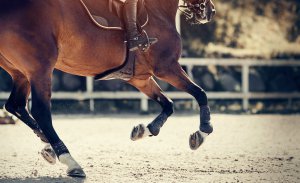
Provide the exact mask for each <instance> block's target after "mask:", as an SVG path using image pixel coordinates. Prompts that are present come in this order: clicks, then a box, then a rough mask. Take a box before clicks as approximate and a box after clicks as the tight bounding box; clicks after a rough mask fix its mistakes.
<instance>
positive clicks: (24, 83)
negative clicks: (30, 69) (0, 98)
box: [0, 54, 48, 143]
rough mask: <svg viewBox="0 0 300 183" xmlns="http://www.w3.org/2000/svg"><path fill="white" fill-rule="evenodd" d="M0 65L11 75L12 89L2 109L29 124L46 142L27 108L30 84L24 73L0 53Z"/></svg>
mask: <svg viewBox="0 0 300 183" xmlns="http://www.w3.org/2000/svg"><path fill="white" fill-rule="evenodd" d="M0 63H1V64H0V65H1V66H2V67H3V68H4V69H5V70H6V71H7V72H8V73H9V74H10V75H11V77H12V79H13V89H12V91H11V93H10V96H9V98H8V100H7V102H6V104H5V105H4V107H3V108H4V110H6V111H7V112H9V113H10V114H12V115H14V116H16V117H17V118H19V119H20V120H21V121H22V122H24V123H25V124H26V125H27V126H29V127H30V128H31V129H32V130H33V131H34V133H35V134H37V135H38V137H40V138H41V140H42V141H43V142H46V143H47V142H48V140H47V139H46V137H45V136H44V134H43V133H42V131H41V130H40V128H39V126H38V124H37V122H36V121H35V120H34V119H33V118H32V117H31V115H30V114H29V112H28V110H27V102H28V96H29V94H30V84H29V81H28V79H27V78H26V76H25V75H23V74H22V73H21V72H20V71H18V70H17V69H15V68H13V66H12V65H8V62H7V60H6V59H5V58H4V57H3V56H2V55H1V54H0Z"/></svg>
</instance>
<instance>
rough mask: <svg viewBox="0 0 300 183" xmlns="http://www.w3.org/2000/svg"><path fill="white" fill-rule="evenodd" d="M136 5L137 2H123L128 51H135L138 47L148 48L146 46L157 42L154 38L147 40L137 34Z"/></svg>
mask: <svg viewBox="0 0 300 183" xmlns="http://www.w3.org/2000/svg"><path fill="white" fill-rule="evenodd" d="M137 3H138V0H127V1H126V2H125V5H124V6H125V13H124V14H125V15H124V16H125V18H124V20H125V26H126V31H127V40H128V42H129V44H128V45H129V50H130V51H135V50H137V49H138V48H139V47H140V48H143V47H148V46H150V45H148V44H154V43H155V42H157V39H156V38H149V40H148V39H147V38H146V37H144V36H141V35H140V34H139V31H138V28H137Z"/></svg>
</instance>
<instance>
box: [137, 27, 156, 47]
mask: <svg viewBox="0 0 300 183" xmlns="http://www.w3.org/2000/svg"><path fill="white" fill-rule="evenodd" d="M143 33H144V34H145V36H146V38H147V43H146V44H144V45H141V46H140V45H139V47H140V49H141V50H142V51H143V52H147V51H148V49H149V48H150V46H151V45H153V44H155V43H157V42H158V39H157V38H149V36H148V33H147V32H146V31H145V30H143Z"/></svg>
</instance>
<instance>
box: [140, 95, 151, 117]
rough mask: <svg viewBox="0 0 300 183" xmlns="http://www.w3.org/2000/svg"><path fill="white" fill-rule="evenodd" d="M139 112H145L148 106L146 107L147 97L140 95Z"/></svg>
mask: <svg viewBox="0 0 300 183" xmlns="http://www.w3.org/2000/svg"><path fill="white" fill-rule="evenodd" d="M140 108H141V112H142V113H147V112H148V110H149V108H148V98H147V97H146V96H142V98H141V106H140Z"/></svg>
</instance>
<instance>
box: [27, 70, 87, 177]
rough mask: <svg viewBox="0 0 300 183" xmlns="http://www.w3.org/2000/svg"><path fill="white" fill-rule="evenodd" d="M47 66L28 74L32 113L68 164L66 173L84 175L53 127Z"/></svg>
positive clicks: (61, 157)
mask: <svg viewBox="0 0 300 183" xmlns="http://www.w3.org/2000/svg"><path fill="white" fill-rule="evenodd" d="M43 67H44V68H43ZM47 67H48V66H47V65H44V66H41V67H40V69H38V71H35V72H34V73H32V74H31V75H30V83H31V91H32V110H31V112H32V115H33V117H34V119H36V121H37V122H38V124H39V126H40V128H41V129H42V131H43V132H44V134H45V136H46V137H47V139H48V140H49V142H50V144H51V146H52V148H53V149H54V151H55V154H56V155H57V157H58V159H59V160H60V162H61V163H63V164H65V165H67V166H68V170H67V173H68V175H69V176H73V177H85V173H84V172H83V170H82V168H81V167H80V165H79V164H78V163H77V162H76V161H75V160H74V159H73V158H72V156H71V155H70V153H69V150H68V149H67V147H66V146H65V144H64V143H63V142H62V141H61V140H60V138H59V137H58V135H57V133H56V132H55V130H54V128H53V125H52V117H51V112H50V98H51V76H52V70H51V69H49V68H47Z"/></svg>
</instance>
